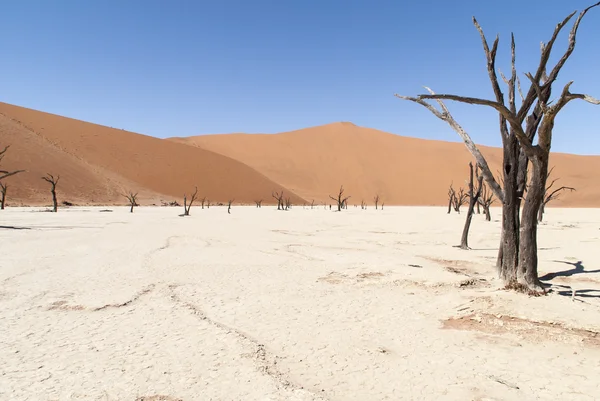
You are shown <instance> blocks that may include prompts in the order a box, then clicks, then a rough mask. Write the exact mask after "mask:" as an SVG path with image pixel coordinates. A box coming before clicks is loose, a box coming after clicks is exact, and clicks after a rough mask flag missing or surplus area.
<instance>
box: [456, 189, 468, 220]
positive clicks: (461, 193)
mask: <svg viewBox="0 0 600 401" xmlns="http://www.w3.org/2000/svg"><path fill="white" fill-rule="evenodd" d="M468 199H469V194H468V193H466V192H465V190H464V189H463V188H459V189H458V192H457V193H456V194H455V195H454V200H453V207H454V211H455V212H456V213H458V214H460V208H461V206H463V205H465V204H466V203H467V200H468Z"/></svg>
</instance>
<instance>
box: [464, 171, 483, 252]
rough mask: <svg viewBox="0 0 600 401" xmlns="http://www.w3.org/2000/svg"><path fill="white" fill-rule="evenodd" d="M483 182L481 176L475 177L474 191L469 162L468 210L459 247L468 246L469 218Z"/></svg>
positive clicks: (471, 215)
mask: <svg viewBox="0 0 600 401" xmlns="http://www.w3.org/2000/svg"><path fill="white" fill-rule="evenodd" d="M482 183H483V176H479V177H478V178H477V190H476V191H475V189H474V185H473V163H469V193H468V196H469V210H468V211H467V218H466V219H465V226H464V228H463V232H462V237H461V239H460V248H461V249H470V248H469V228H471V220H472V219H473V213H474V212H475V205H476V204H477V201H478V200H479V195H481V186H482Z"/></svg>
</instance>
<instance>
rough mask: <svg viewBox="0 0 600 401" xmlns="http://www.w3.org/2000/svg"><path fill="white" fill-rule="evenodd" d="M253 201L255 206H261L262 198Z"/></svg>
mask: <svg viewBox="0 0 600 401" xmlns="http://www.w3.org/2000/svg"><path fill="white" fill-rule="evenodd" d="M254 203H256V207H257V208H261V207H262V199H259V200H255V201H254Z"/></svg>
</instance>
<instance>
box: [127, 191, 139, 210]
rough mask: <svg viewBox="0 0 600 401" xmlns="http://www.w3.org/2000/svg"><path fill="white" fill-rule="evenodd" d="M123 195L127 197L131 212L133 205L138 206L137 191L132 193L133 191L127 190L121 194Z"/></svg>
mask: <svg viewBox="0 0 600 401" xmlns="http://www.w3.org/2000/svg"><path fill="white" fill-rule="evenodd" d="M123 196H124V197H125V198H127V200H128V201H129V205H130V206H131V208H130V209H129V213H133V208H134V207H135V206H139V204H138V203H137V196H138V194H137V192H136V193H133V191H129V192H128V193H126V194H123Z"/></svg>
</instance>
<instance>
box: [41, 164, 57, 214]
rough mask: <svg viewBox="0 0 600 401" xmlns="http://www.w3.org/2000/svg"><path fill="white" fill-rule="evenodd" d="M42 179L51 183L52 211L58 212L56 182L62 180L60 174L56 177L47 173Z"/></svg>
mask: <svg viewBox="0 0 600 401" xmlns="http://www.w3.org/2000/svg"><path fill="white" fill-rule="evenodd" d="M42 180H44V181H46V182H48V183H49V184H50V193H51V194H52V211H53V212H54V213H56V212H57V211H58V201H57V200H56V184H58V180H60V176H59V175H57V176H56V177H54V176H53V175H52V174H49V173H46V175H45V176H44V177H42Z"/></svg>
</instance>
